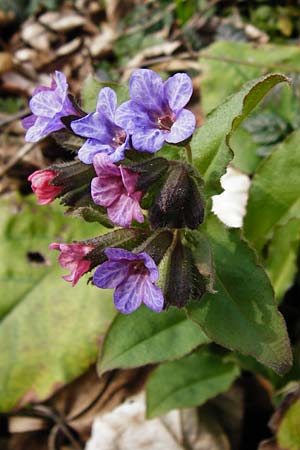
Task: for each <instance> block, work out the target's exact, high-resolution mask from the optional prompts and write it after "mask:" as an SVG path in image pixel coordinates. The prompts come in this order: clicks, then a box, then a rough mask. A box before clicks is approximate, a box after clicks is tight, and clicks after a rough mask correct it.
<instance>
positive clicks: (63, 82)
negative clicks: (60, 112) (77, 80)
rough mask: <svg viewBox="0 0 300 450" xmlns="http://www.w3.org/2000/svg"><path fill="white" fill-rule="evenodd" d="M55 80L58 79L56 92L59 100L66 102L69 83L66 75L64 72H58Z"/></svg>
mask: <svg viewBox="0 0 300 450" xmlns="http://www.w3.org/2000/svg"><path fill="white" fill-rule="evenodd" d="M55 78H56V80H55V81H56V86H57V87H56V92H57V94H58V96H59V98H60V99H61V100H62V102H64V101H65V98H66V96H67V94H68V87H69V85H68V83H67V78H66V75H65V74H64V73H62V72H59V71H58V70H56V71H55Z"/></svg>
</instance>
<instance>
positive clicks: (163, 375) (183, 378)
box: [146, 348, 239, 419]
mask: <svg viewBox="0 0 300 450" xmlns="http://www.w3.org/2000/svg"><path fill="white" fill-rule="evenodd" d="M238 376H239V369H238V367H237V366H236V365H235V364H234V363H232V362H226V360H225V358H224V357H222V356H220V355H218V354H216V353H213V352H212V351H211V350H209V349H208V348H203V349H199V350H197V351H195V352H194V353H192V354H191V355H188V356H186V357H184V358H182V359H180V360H178V361H172V362H168V363H165V364H162V365H160V366H159V367H158V368H157V369H156V370H155V371H154V372H153V374H152V375H151V376H150V378H149V381H148V383H147V387H146V393H147V417H148V418H149V419H150V418H152V417H155V416H159V415H161V414H164V413H166V412H168V411H170V410H172V409H175V408H189V407H192V406H200V405H202V404H203V403H205V402H206V401H207V400H209V399H210V398H213V397H215V396H216V395H217V394H220V393H221V392H225V391H227V390H228V389H229V387H230V386H231V384H232V383H233V381H234V380H235V379H236V378H237V377H238Z"/></svg>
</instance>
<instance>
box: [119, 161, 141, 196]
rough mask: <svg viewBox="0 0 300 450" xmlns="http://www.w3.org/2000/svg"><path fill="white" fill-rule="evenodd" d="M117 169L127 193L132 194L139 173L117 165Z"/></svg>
mask: <svg viewBox="0 0 300 450" xmlns="http://www.w3.org/2000/svg"><path fill="white" fill-rule="evenodd" d="M119 170H120V174H121V176H122V181H123V184H124V187H125V189H126V191H127V192H128V194H132V193H133V192H134V190H135V185H136V182H137V180H138V178H139V174H137V173H134V172H132V171H131V170H129V169H125V167H122V166H120V167H119Z"/></svg>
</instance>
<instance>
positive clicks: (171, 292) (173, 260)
mask: <svg viewBox="0 0 300 450" xmlns="http://www.w3.org/2000/svg"><path fill="white" fill-rule="evenodd" d="M168 266H169V267H168V272H167V277H166V280H165V286H164V289H163V291H164V297H165V306H166V308H168V307H169V306H177V308H182V307H183V306H185V305H186V304H187V302H188V300H189V299H190V297H191V292H192V255H191V252H190V250H189V249H188V248H187V247H185V246H184V245H182V243H181V241H180V240H177V242H176V244H175V247H174V249H173V250H172V252H171V255H170V256H169V262H168Z"/></svg>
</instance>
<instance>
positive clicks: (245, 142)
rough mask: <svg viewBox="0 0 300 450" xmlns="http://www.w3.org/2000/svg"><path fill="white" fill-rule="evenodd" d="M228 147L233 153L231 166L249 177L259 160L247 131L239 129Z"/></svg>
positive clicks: (254, 144) (255, 147)
mask: <svg viewBox="0 0 300 450" xmlns="http://www.w3.org/2000/svg"><path fill="white" fill-rule="evenodd" d="M250 117H251V116H250ZM230 146H231V148H232V149H233V152H234V157H233V160H232V161H231V165H233V166H234V167H235V168H237V169H239V170H240V171H241V172H244V173H247V174H250V175H251V174H252V173H253V172H254V171H255V169H256V168H257V166H258V164H259V163H260V162H261V158H260V157H259V156H258V155H257V153H256V150H257V144H256V143H255V142H254V141H253V138H252V136H251V134H250V133H249V131H247V130H245V128H244V127H243V126H241V127H239V128H238V129H237V130H236V131H235V132H234V133H233V135H232V137H231V140H230Z"/></svg>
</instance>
